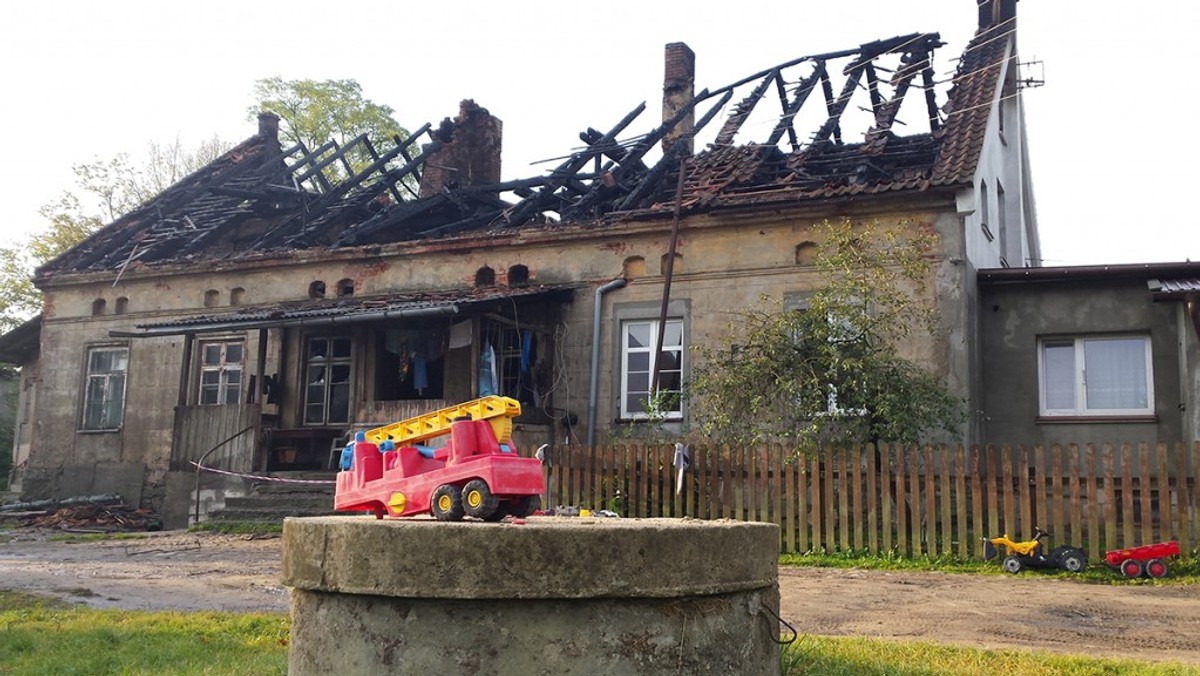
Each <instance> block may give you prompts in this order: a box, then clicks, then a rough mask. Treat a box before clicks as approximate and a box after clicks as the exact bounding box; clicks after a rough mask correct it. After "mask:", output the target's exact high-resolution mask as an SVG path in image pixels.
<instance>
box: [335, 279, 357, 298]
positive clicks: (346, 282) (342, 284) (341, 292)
mask: <svg viewBox="0 0 1200 676" xmlns="http://www.w3.org/2000/svg"><path fill="white" fill-rule="evenodd" d="M337 295H338V296H353V295H354V280H353V279H343V280H341V281H339V282H338V283H337Z"/></svg>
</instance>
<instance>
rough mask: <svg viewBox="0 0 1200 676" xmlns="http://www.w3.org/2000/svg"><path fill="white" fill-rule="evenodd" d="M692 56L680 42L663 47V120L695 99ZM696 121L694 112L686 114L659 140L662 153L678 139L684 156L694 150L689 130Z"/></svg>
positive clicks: (687, 48)
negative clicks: (684, 146)
mask: <svg viewBox="0 0 1200 676" xmlns="http://www.w3.org/2000/svg"><path fill="white" fill-rule="evenodd" d="M695 88H696V54H695V52H693V51H692V50H691V48H690V47H688V46H687V45H685V44H684V43H682V42H672V43H670V44H668V45H667V49H666V59H665V68H664V69H663V110H662V117H663V121H664V122H666V121H667V120H669V119H671V118H672V117H673V116H674V115H675V114H676V113H678V112H679V110H680V109H682V108H683V107H684V106H686V105H687V104H688V103H690V102H691V100H692V97H693V96H695ZM695 122H696V115H695V111H690V112H688V114H687V115H686V116H685V117H684V118H683V119H682V120H680V121H679V124H677V125H675V128H674V129H672V130H671V131H669V132H667V135H666V136H665V137H663V141H662V145H663V151H664V152H666V151H667V150H670V149H671V146H673V145H675V142H676V141H677V140H679V139H680V138H685V139H686V140H687V154H688V155H691V154H692V152H693V151H694V150H695V148H694V147H693V144H692V127H693V125H694V124H695Z"/></svg>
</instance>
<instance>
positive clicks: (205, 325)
mask: <svg viewBox="0 0 1200 676" xmlns="http://www.w3.org/2000/svg"><path fill="white" fill-rule="evenodd" d="M578 286H580V285H578V284H567V285H530V286H521V287H494V288H486V289H469V290H459V291H445V292H438V293H419V294H416V293H408V294H388V295H380V296H364V297H361V298H354V297H343V298H336V299H325V300H315V301H306V302H302V303H280V304H275V305H269V306H262V305H260V306H254V307H246V308H242V309H239V310H236V311H234V312H225V313H220V314H210V315H200V316H192V317H184V318H181V319H177V320H174V321H170V322H160V323H154V324H138V325H137V328H138V329H139V330H138V331H113V332H111V335H112V336H114V337H151V336H171V335H183V334H188V333H214V332H219V331H234V330H245V329H265V328H275V327H282V326H318V325H324V324H349V323H354V322H367V321H379V320H384V319H404V318H413V317H431V316H450V315H454V314H458V312H459V310H460V309H461V308H463V307H465V306H470V305H482V304H485V303H489V302H495V301H513V302H516V301H517V300H521V301H527V300H533V299H538V300H544V301H545V300H548V301H559V302H565V301H567V300H569V299H570V298H571V297H572V295H573V292H574V289H575V288H577V287H578ZM506 305H507V303H506Z"/></svg>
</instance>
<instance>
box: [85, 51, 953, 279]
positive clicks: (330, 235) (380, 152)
mask: <svg viewBox="0 0 1200 676" xmlns="http://www.w3.org/2000/svg"><path fill="white" fill-rule="evenodd" d="M941 44H942V43H941V41H940V38H939V36H938V34H936V33H913V34H909V35H903V36H897V37H894V38H889V39H886V40H879V41H876V42H870V43H865V44H862V45H860V46H858V47H857V48H853V49H847V50H841V51H833V52H826V53H822V54H812V55H807V56H802V57H799V58H796V59H793V60H791V61H788V62H786V63H782V64H778V65H775V66H772V67H770V68H768V69H765V70H763V71H760V72H758V73H754V74H751V75H749V76H747V77H744V78H742V79H740V80H738V81H736V82H734V83H731V84H729V85H726V86H724V87H720V88H717V89H713V90H703V91H701V92H699V93H698V94H696V95H694V96H693V98H692V99H691V100H690V101H689V102H687V103H686V104H685V105H684V106H682V107H681V108H680V109H679V110H678V111H677V112H676V113H675V114H674V115H673V116H672V117H671V118H670V119H667V120H664V121H663V122H662V123H661V124H660V125H658V126H656V127H654V128H653V129H651V130H650V131H649V132H646V133H643V134H640V135H629V134H627V130H629V129H630V128H631V126H632V124H633V123H634V122H635V121H636V120H637V119H639V116H640V115H641V113H642V112H644V111H645V108H646V105H645V103H643V104H640V105H638V106H636V107H635V108H634V109H633V110H631V111H630V112H629V113H628V114H626V115H625V116H624V117H623V118H622V119H620V120H619V121H618V122H617V123H616V124H614V125H612V126H611V127H610V128H608V130H607V131H606V132H601V131H599V130H597V129H595V128H592V127H587V128H586V129H585V131H583V132H582V133H580V135H579V138H580V139H581V140H582V141H583V143H584V146H583V147H582V148H580V149H578V150H576V151H575V152H572V153H571V154H570V155H567V156H565V157H563V158H560V159H562V161H561V163H559V164H558V166H556V167H555V168H554V169H553V170H552V171H550V172H548V173H546V174H545V175H542V176H537V177H531V178H525V179H520V180H514V181H504V182H499V183H493V184H490V185H474V186H461V187H454V188H448V189H445V190H444V191H443V192H441V193H438V194H435V195H432V196H430V197H427V198H423V199H416V192H415V191H414V190H413V185H414V184H415V182H416V181H418V180H419V179H420V176H421V172H422V171H423V168H424V163H425V161H426V158H428V157H430V156H431V155H432V154H433V153H436V152H438V150H439V149H440V147H441V144H443V143H445V142H446V141H447V139H444V138H441V136H440V135H438V134H435V133H431V132H430V125H425V126H423V127H422V128H421V129H419V130H418V131H416V132H415V133H413V134H412V135H411V136H410V137H409V138H407V139H400V138H398V137H396V138H392V139H388V140H387V142H386V147H385V146H382V145H381V146H376V145H374V144H373V143H372V142H371V141H370V140H369V139H367V138H366V136H359V137H356V138H354V139H351V140H350V141H348V142H346V143H344V144H338V143H336V142H334V141H329V142H327V143H324V144H322V145H320V146H318V147H317V148H315V149H313V150H309V149H308V148H307V147H305V146H304V145H303V144H300V143H297V144H295V145H293V146H292V147H290V148H287V149H285V150H283V151H282V153H280V152H275V154H274V155H264V156H263V157H262V158H260V159H257V160H255V161H246V162H243V163H242V164H236V163H231V164H230V166H228V167H224V168H222V169H221V170H220V171H216V172H215V173H212V174H211V175H208V176H205V177H202V178H200V179H197V180H195V181H193V182H192V183H190V184H186V185H184V184H180V185H177V186H173V187H172V188H170V189H168V190H167V191H166V192H164V193H163V194H162V195H160V196H159V197H158V198H156V199H155V200H153V201H152V203H151V205H147V206H146V207H143V208H142V209H139V210H138V211H135V212H134V213H133V214H130V215H128V216H126V217H124V218H123V219H121V221H119V222H118V223H117V224H114V226H116V225H118V224H120V223H122V222H124V221H126V220H128V221H131V222H138V223H139V224H140V225H139V227H137V228H131V229H129V230H122V229H121V228H112V229H111V232H108V231H109V229H106V230H105V231H102V232H101V233H98V235H97V236H96V237H93V238H92V239H91V240H89V241H88V242H87V243H86V246H84V247H81V248H80V250H79V251H76V252H73V257H72V258H71V266H72V268H74V269H87V268H91V269H99V268H108V269H117V268H121V269H124V268H125V267H127V266H130V265H133V264H135V263H134V262H135V261H136V264H142V263H145V262H152V261H165V260H174V259H185V258H186V259H194V258H196V257H202V256H204V255H206V254H208V253H209V252H212V251H215V250H216V248H217V247H218V246H219V245H220V243H221V242H224V241H226V239H227V238H228V237H234V236H237V237H241V238H242V239H240V240H237V241H239V242H243V244H239V245H238V246H237V247H232V248H234V249H236V250H231V251H225V252H223V253H221V254H220V255H222V256H228V257H236V256H238V255H247V254H249V253H253V252H261V251H265V250H272V249H282V248H306V247H313V246H331V247H346V246H359V245H364V244H372V243H381V242H388V241H403V240H407V239H415V238H422V237H426V238H428V237H447V236H451V235H456V234H458V233H463V232H467V231H471V230H481V229H492V230H498V229H504V228H515V227H521V226H526V225H529V224H540V223H547V222H552V221H554V220H557V219H559V218H561V219H564V220H568V221H594V220H597V219H603V218H605V217H606V216H608V215H610V214H613V215H615V214H620V213H623V212H629V211H636V210H639V209H647V208H652V207H653V208H660V209H665V208H667V206H668V205H669V204H671V203H672V202H673V201H674V200H675V198H674V193H673V191H672V190H670V187H671V184H673V183H674V182H675V180H676V179H678V171H679V170H680V167H681V166H685V165H686V166H694V167H696V168H697V170H704V171H711V172H712V173H711V175H708V176H705V177H697V178H696V179H695V180H693V179H692V177H690V176H687V177H685V178H686V179H687V180H686V181H685V183H686V185H687V186H688V190H689V191H705V190H708V191H712V190H718V189H728V190H731V191H737V192H742V193H745V192H753V191H764V190H771V189H773V188H778V187H780V186H786V187H789V188H813V189H815V188H818V187H821V186H829V185H837V184H839V183H843V184H844V183H862V182H867V181H872V180H892V179H895V178H896V177H907V176H909V174H910V173H911V172H913V171H918V170H919V169H920V167H921V166H923V163H924V164H928V161H929V158H930V157H931V156H932V154H935V153H936V151H937V140H936V138H935V137H934V135H933V132H936V131H938V129H939V115H938V107H937V102H936V96H935V93H934V89H933V85H934V76H933V67H932V55H933V53H934V51H935V50H936V49H937V48H938V47H939V46H941ZM885 57H886V59H885ZM897 60H898V61H899V65H896V62H897ZM918 76H919V77H921V81H920V83H919V84H918V83H917V80H916V78H917V77H918ZM914 85H915V86H917V87H918V88H919V89H923V90H924V98H925V108H926V110H925V111H924V113H923V114H922V117H924V118H925V119H928V122H929V127H928V133H926V132H924V130H917V131H916V134H915V135H910V136H904V137H898V136H896V135H895V134H893V131H892V130H893V128H894V127H895V125H897V124H901V123H902V122H901V120H899V119H898V115H899V112H900V109H901V106H902V104H903V102H904V100H905V98H906V96H907V95H908V93H909V91H910V90H911V89H912V88H913V87H914ZM818 89H819V90H820V92H821V94H822V95H823V96H820V97H814V96H812V94H813V93H814V92H815V91H817V90H818ZM860 89H862V90H864V91H865V92H866V95H867V96H868V97H869V104H867V105H869V108H867V107H864V108H863V109H864V110H867V111H868V112H869V113H870V115H871V120H872V124H871V128H870V130H869V131H868V133H867V135H866V137H865V139H864V142H863V143H846V142H845V140H844V139H843V126H844V121H843V118H844V117H845V113H846V111H847V110H849V109H850V103H851V100H852V99H853V98H854V97H855V96H856V95H857V92H858V90H860ZM835 90H836V93H835ZM735 94H736V95H737V96H738V97H739V98H738V99H737V100H738V102H737V104H736V105H734V106H732V108H731V109H728V110H727V109H726V106H727V105H728V103H729V102H730V101H731V100H733V97H734V96H735ZM768 99H775V100H776V101H777V106H778V107H775V106H768V107H761V106H760V104H761V103H762V102H763V101H765V100H768ZM820 99H823V102H818V103H812V101H813V100H820ZM822 105H823V108H824V109H823V111H822V110H821V109H820V108H817V110H815V111H808V110H806V106H808V107H814V106H822ZM859 106H860V107H862V106H863V104H859ZM700 109H703V110H704V111H705V112H704V113H703V115H701V116H700V118H699V119H698V120H696V121H695V122H694V123H693V124H692V131H691V137H687V138H682V139H680V140H678V141H677V142H675V143H674V144H673V145H672V146H671V147H670V148H668V149H667V150H666V151H665V152H663V153H662V154H661V156H660V157H659V158H658V159H657V161H651V160H649V159H648V158H649V157H651V156H652V154H653V153H655V152H657V149H658V148H659V147H660V145H661V141H662V139H664V138H667V137H669V136H671V135H672V134H674V133H676V132H677V131H678V130H679V129H680V128H681V127H680V125H681V124H686V122H685V121H690V120H691V119H692V118H693V117H695V116H696V114H697V111H698V110H700ZM906 110H907V109H906ZM726 112H727V114H726V115H725V120H724V122H723V124H722V125H721V127H720V129H719V131H717V133H716V134H715V138H714V140H713V142H712V144H711V146H710V149H709V150H708V151H704V153H705V154H704V155H702V156H701V157H697V158H692V159H688V157H689V148H690V147H691V144H692V139H693V138H694V137H695V135H696V134H699V133H701V132H702V131H704V130H705V129H706V128H707V127H708V125H710V123H711V122H712V121H713V120H714V119H715V118H716V117H717V116H719V115H721V114H722V113H726ZM802 112H804V113H805V114H804V116H803V117H802V116H801V113H802ZM752 116H754V117H755V120H756V123H755V124H754V125H753V126H754V127H757V128H762V124H761V122H758V120H760V118H764V117H765V118H766V120H767V121H768V122H769V129H770V132H769V133H768V134H767V135H766V137H765V138H762V139H758V140H756V141H755V140H750V141H748V140H747V139H744V138H743V136H744V135H745V132H744V130H745V129H747V128H749V127H750V126H751V125H748V124H747V122H748V120H750V119H751V117H752ZM814 118H818V119H820V120H821V121H820V124H819V125H818V126H817V128H816V129H815V130H812V132H811V134H809V135H807V136H806V137H802V136H801V132H803V131H805V130H802V129H800V128H799V125H798V120H801V119H804V120H812V119H814ZM909 122H910V123H911V122H913V120H909ZM426 135H427V136H428V138H429V140H430V141H432V142H431V143H430V144H429V145H428V146H426V147H425V148H424V149H423V150H422V149H421V148H420V146H419V145H418V144H417V142H418V140H419V139H421V138H422V137H423V136H426ZM738 144H741V146H743V147H745V148H747V149H748V150H747V152H744V153H738V152H736V151H737V147H738ZM781 144H782V145H783V146H784V147H780V145H781ZM722 151H728V152H729V153H731V154H729V155H728V156H727V157H726V156H720V155H719V154H720V153H721V152H722ZM709 153H717V154H718V156H719V157H721V158H724V159H714V160H712V161H707V162H706V161H702V158H703V157H705V156H707V154H709ZM351 157H368V158H370V159H369V162H368V166H366V167H365V168H363V169H361V170H359V171H352V170H351V163H350V158H351ZM714 157H715V156H714ZM721 162H727V163H731V164H729V165H728V166H725V165H722V164H721ZM738 163H742V164H738ZM685 171H689V170H688V169H685ZM713 186H717V187H713ZM502 195H503V196H504V197H505V198H507V199H505V198H502V197H501V196H502ZM703 201H704V200H703V199H702V198H700V197H696V196H695V195H692V196H691V197H688V198H687V200H686V202H687V203H688V204H699V203H703ZM151 207H152V208H151ZM267 221H269V225H268V226H266V228H265V230H260V231H254V233H253V234H252V235H246V234H244V233H243V232H242V230H241V228H242V225H243V224H245V223H254V224H262V223H264V222H267ZM255 227H260V225H256V226H255ZM247 236H249V237H250V238H251V239H249V240H246V239H245V238H246V237H247ZM227 248H229V247H227Z"/></svg>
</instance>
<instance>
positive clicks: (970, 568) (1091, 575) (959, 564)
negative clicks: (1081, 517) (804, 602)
mask: <svg viewBox="0 0 1200 676" xmlns="http://www.w3.org/2000/svg"><path fill="white" fill-rule="evenodd" d="M1167 563H1168V565H1169V566H1170V570H1169V572H1168V574H1167V577H1165V578H1163V579H1161V580H1150V579H1147V578H1138V579H1135V580H1130V579H1128V578H1126V577H1124V576H1123V575H1121V574H1120V573H1116V572H1113V571H1111V570H1109V569H1108V567H1107V566H1105V565H1104V564H1103V563H1097V562H1094V561H1089V562H1088V567H1087V569H1086V570H1084V571H1083V572H1082V573H1067V572H1064V571H1060V570H1052V569H1051V570H1029V571H1026V572H1023V573H1019V575H1022V576H1045V577H1055V578H1064V579H1072V580H1078V581H1080V582H1091V583H1097V584H1126V585H1139V584H1146V585H1163V584H1172V585H1174V584H1200V557H1195V556H1189V557H1174V558H1172V559H1170V560H1169V561H1168V562H1167ZM779 565H781V566H815V567H821V568H864V569H869V570H892V571H905V570H909V571H938V572H943V573H973V574H981V575H1008V574H1009V573H1005V572H1004V571H1003V570H1002V569H1001V568H1000V564H999V562H997V561H994V560H993V561H978V560H970V559H968V560H963V559H958V558H956V557H951V556H937V557H928V556H921V557H914V558H907V557H900V556H896V555H895V554H879V555H874V556H872V555H871V554H870V553H868V552H865V551H851V552H835V553H825V552H808V553H806V554H781V555H780V556H779Z"/></svg>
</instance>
